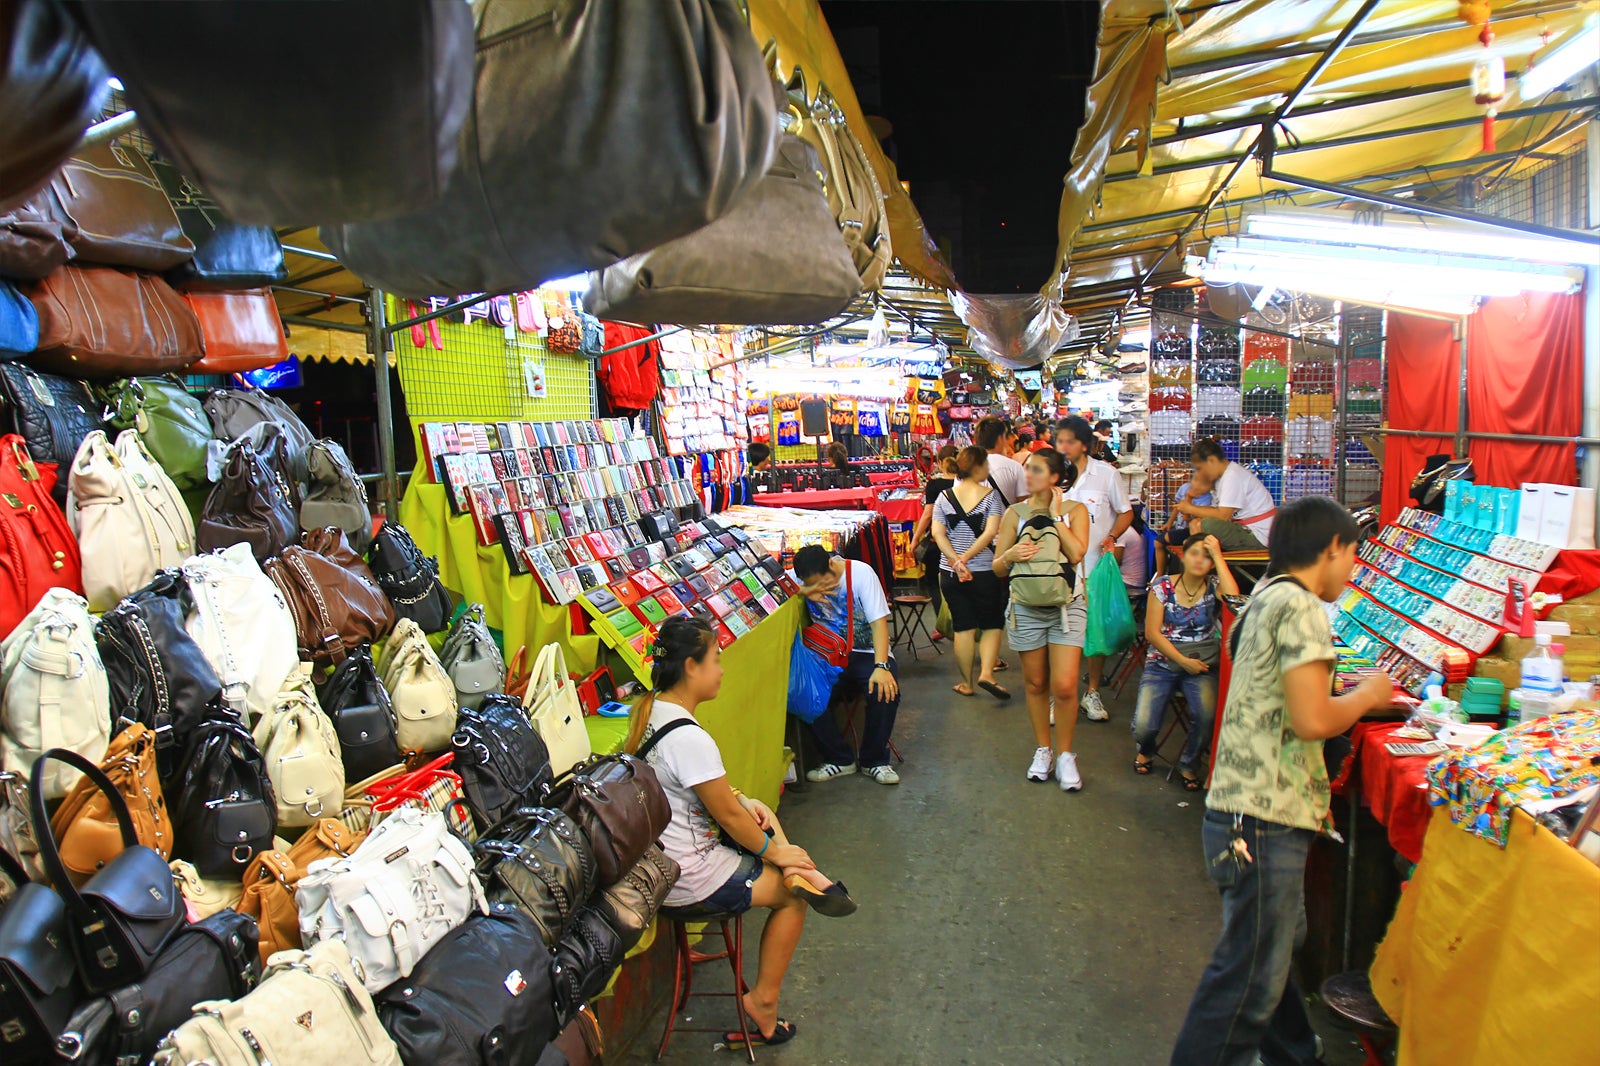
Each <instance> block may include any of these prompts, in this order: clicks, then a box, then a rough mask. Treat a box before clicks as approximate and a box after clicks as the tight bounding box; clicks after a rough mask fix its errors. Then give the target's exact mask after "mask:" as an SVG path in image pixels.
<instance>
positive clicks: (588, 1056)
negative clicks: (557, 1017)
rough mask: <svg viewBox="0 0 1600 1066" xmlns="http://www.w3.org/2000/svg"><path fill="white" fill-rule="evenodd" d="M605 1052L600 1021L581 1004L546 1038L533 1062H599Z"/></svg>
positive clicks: (557, 1065)
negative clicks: (547, 1043) (562, 1025)
mask: <svg viewBox="0 0 1600 1066" xmlns="http://www.w3.org/2000/svg"><path fill="white" fill-rule="evenodd" d="M605 1053H606V1043H605V1037H604V1036H603V1035H602V1034H601V1032H600V1021H599V1019H597V1018H596V1017H595V1016H594V1011H593V1010H592V1009H590V1007H589V1006H588V1005H587V1004H585V1005H584V1006H582V1007H579V1008H578V1013H577V1014H575V1015H573V1017H572V1020H571V1021H569V1022H567V1024H566V1026H565V1027H564V1028H563V1029H562V1030H561V1032H560V1033H558V1034H557V1035H556V1038H555V1039H554V1040H552V1041H550V1044H549V1046H547V1047H546V1048H545V1049H544V1054H542V1055H540V1056H539V1058H538V1060H537V1061H536V1062H534V1064H533V1066H603V1064H604V1062H605Z"/></svg>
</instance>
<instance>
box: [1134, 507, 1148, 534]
mask: <svg viewBox="0 0 1600 1066" xmlns="http://www.w3.org/2000/svg"><path fill="white" fill-rule="evenodd" d="M1132 510H1133V526H1132V527H1131V528H1132V529H1133V531H1134V532H1135V533H1137V534H1139V536H1141V537H1142V536H1144V535H1145V534H1146V533H1147V532H1149V530H1150V527H1149V526H1147V525H1145V521H1144V504H1142V503H1136V504H1134V505H1133V508H1132Z"/></svg>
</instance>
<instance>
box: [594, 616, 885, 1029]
mask: <svg viewBox="0 0 1600 1066" xmlns="http://www.w3.org/2000/svg"><path fill="white" fill-rule="evenodd" d="M651 653H652V654H653V656H654V657H655V662H654V665H653V667H652V672H651V680H652V682H653V684H654V690H653V691H652V692H651V693H650V694H649V695H647V696H645V698H644V699H643V700H641V701H640V702H639V703H638V705H637V706H635V707H634V709H633V713H632V716H631V717H632V720H631V721H630V722H629V727H628V739H627V741H626V742H625V744H624V746H623V750H624V751H628V752H633V753H638V754H640V755H641V756H642V757H643V758H644V759H645V761H646V762H648V763H649V764H650V767H651V769H653V770H654V771H655V774H656V779H657V780H658V781H660V782H661V787H662V789H663V790H664V791H665V792H666V794H667V802H668V805H669V807H670V808H671V811H672V819H671V821H670V822H669V823H668V825H667V828H666V831H665V832H663V833H662V834H661V848H662V850H663V851H664V852H666V854H667V856H668V857H669V858H671V859H672V860H673V861H674V862H676V863H677V864H678V869H679V874H678V881H677V884H675V885H674V886H673V887H672V890H671V891H670V892H668V893H667V898H666V906H668V907H672V908H674V909H675V911H676V913H677V914H678V915H679V916H682V917H685V918H693V917H694V916H696V915H708V914H727V913H734V914H742V913H744V912H745V911H747V910H749V909H750V908H751V907H766V908H767V909H769V910H770V911H771V912H772V913H771V914H770V915H769V916H768V918H767V924H766V928H765V929H763V930H762V933H761V955H760V962H759V963H758V964H757V969H756V981H755V984H754V986H752V987H751V989H750V990H749V991H748V992H746V993H745V994H744V1009H745V1012H746V1013H747V1014H748V1015H749V1016H750V1023H751V1028H752V1030H753V1032H752V1034H751V1043H752V1044H755V1045H756V1046H758V1047H759V1046H764V1045H767V1046H770V1045H776V1044H785V1043H788V1042H789V1041H790V1040H792V1039H794V1035H795V1031H796V1030H795V1026H794V1024H793V1023H791V1022H788V1021H785V1020H784V1019H783V1018H781V1017H780V1016H779V1015H778V994H779V992H780V991H781V990H782V987H783V977H784V974H785V973H786V972H787V971H788V969H789V960H790V959H792V958H793V957H794V951H795V948H796V947H797V946H798V945H799V943H800V933H801V930H802V929H803V928H804V926H805V920H806V906H807V905H808V904H809V905H810V906H811V907H813V908H814V909H816V910H817V912H818V913H820V914H825V915H828V916H830V917H843V916H845V915H848V914H851V913H852V912H854V911H855V909H856V904H855V901H854V900H852V899H851V898H850V894H849V892H848V891H847V890H846V889H845V887H844V885H843V884H841V883H839V882H837V881H831V880H829V879H828V878H827V877H825V876H823V875H822V874H821V873H820V872H818V870H817V868H816V863H814V862H813V861H812V859H811V856H810V855H808V854H807V853H806V851H805V849H803V848H800V847H797V846H795V845H794V844H792V843H790V841H789V839H788V837H787V836H785V835H784V832H783V826H781V825H780V824H779V823H778V818H777V816H776V815H775V814H773V813H772V809H771V808H770V807H768V806H767V805H766V804H765V803H762V802H761V801H760V800H756V799H751V798H750V797H749V796H746V795H744V794H743V793H741V792H739V791H738V790H737V789H734V788H731V787H729V785H728V775H727V771H726V770H725V769H724V768H723V764H722V753H721V751H720V750H719V749H718V748H717V742H716V741H715V740H714V739H713V738H712V736H711V734H710V733H708V732H706V730H705V729H704V728H703V727H702V726H701V725H700V723H699V722H698V721H697V720H696V719H695V711H696V710H697V709H698V708H699V706H700V704H702V703H704V702H706V701H708V700H711V699H715V698H716V695H717V691H718V690H719V689H720V688H721V686H722V651H721V649H720V648H719V647H718V646H717V635H716V631H715V630H713V629H712V628H711V626H709V625H708V624H706V623H705V622H704V621H702V620H700V619H697V618H669V619H667V620H666V621H665V622H663V623H662V625H661V629H660V632H659V633H658V634H657V636H656V642H655V646H654V647H653V648H652V649H651ZM744 1040H745V1038H744V1034H743V1033H741V1032H738V1031H734V1032H730V1033H727V1034H725V1035H724V1036H723V1041H724V1042H725V1043H727V1044H728V1045H729V1046H730V1047H735V1046H736V1047H738V1048H740V1049H742V1048H743V1047H744Z"/></svg>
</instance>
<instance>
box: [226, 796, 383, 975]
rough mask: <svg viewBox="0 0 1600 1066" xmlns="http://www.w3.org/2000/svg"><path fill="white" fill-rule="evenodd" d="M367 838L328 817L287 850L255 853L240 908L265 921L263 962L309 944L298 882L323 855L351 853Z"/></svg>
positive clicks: (339, 855) (246, 874)
mask: <svg viewBox="0 0 1600 1066" xmlns="http://www.w3.org/2000/svg"><path fill="white" fill-rule="evenodd" d="M365 837H366V833H365V832H360V833H357V832H353V831H351V830H350V829H348V828H346V827H345V826H344V825H343V824H342V823H340V822H339V821H338V820H337V819H334V818H323V819H320V820H319V821H318V822H317V823H316V824H315V825H313V826H312V827H311V828H310V829H307V830H306V831H305V832H304V833H303V834H301V836H300V839H299V840H297V841H295V842H294V846H293V847H291V848H289V850H288V851H264V852H262V853H261V854H260V855H257V856H256V858H255V861H254V862H252V863H251V864H250V866H249V868H248V869H246V870H245V872H244V884H243V887H242V891H241V894H240V897H239V904H238V909H239V912H240V913H241V914H247V915H249V916H251V917H252V918H254V919H255V920H256V922H257V923H258V924H259V926H260V930H261V962H262V963H263V964H265V963H266V961H267V960H268V959H269V958H271V957H272V955H273V954H274V953H275V952H279V951H290V950H295V951H298V950H299V949H300V948H301V947H303V946H304V945H303V944H302V943H301V941H300V910H299V908H297V907H296V906H295V902H294V887H295V885H296V884H298V883H299V881H300V878H302V877H304V876H305V872H306V868H307V867H309V866H310V865H311V864H312V863H314V862H317V861H319V860H321V859H339V858H348V857H349V856H350V855H351V854H353V853H354V852H355V849H356V848H357V847H359V846H360V844H361V841H362V840H363V839H365Z"/></svg>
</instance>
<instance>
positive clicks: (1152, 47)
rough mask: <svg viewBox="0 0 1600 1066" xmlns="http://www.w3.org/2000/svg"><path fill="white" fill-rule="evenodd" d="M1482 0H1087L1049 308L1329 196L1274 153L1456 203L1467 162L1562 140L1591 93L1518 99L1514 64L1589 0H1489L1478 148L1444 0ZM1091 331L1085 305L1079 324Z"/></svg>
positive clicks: (1158, 273) (1076, 301)
mask: <svg viewBox="0 0 1600 1066" xmlns="http://www.w3.org/2000/svg"><path fill="white" fill-rule="evenodd" d="M1489 7H1490V5H1488V4H1476V5H1458V4H1456V3H1455V2H1454V0H1413V2H1407V3H1382V4H1380V3H1376V2H1373V0H1367V2H1362V0H1300V2H1297V3H1292V4H1286V3H1272V2H1269V0H1240V2H1238V3H1231V4H1218V3H1215V2H1214V0H1178V2H1175V3H1174V2H1167V0H1104V3H1103V5H1102V14H1101V24H1100V33H1099V38H1098V45H1097V50H1098V56H1097V60H1096V67H1095V74H1094V78H1093V81H1092V82H1091V84H1090V88H1089V93H1088V102H1087V107H1086V111H1085V114H1086V118H1085V121H1084V124H1083V126H1082V127H1081V128H1080V129H1079V131H1078V137H1077V140H1076V142H1075V145H1074V148H1073V154H1072V167H1071V169H1070V170H1069V171H1068V173H1067V175H1066V178H1065V189H1064V191H1063V195H1062V198H1061V210H1060V214H1059V218H1058V237H1059V246H1058V262H1059V263H1060V265H1061V268H1062V269H1063V270H1064V271H1065V272H1066V285H1067V290H1066V299H1065V307H1066V309H1067V310H1068V311H1070V312H1073V313H1074V314H1077V315H1079V316H1086V315H1087V314H1089V313H1091V312H1101V313H1103V312H1104V311H1105V310H1106V309H1107V308H1108V307H1113V308H1115V307H1120V306H1122V305H1123V304H1124V303H1126V302H1127V300H1128V299H1129V298H1130V297H1132V296H1135V295H1137V294H1138V293H1140V292H1141V291H1142V290H1148V289H1149V288H1151V287H1154V286H1159V285H1161V284H1165V283H1169V282H1172V281H1174V280H1177V279H1179V278H1181V277H1182V276H1183V265H1184V264H1183V257H1184V253H1185V251H1186V250H1188V249H1189V247H1190V246H1191V245H1192V244H1194V243H1197V242H1201V241H1204V240H1205V239H1206V238H1207V237H1208V236H1213V235H1217V234H1221V233H1227V232H1229V231H1230V229H1231V228H1233V227H1235V225H1236V223H1237V221H1238V217H1239V214H1240V213H1241V211H1242V210H1244V209H1246V208H1248V207H1250V206H1253V205H1257V204H1260V203H1263V202H1270V201H1273V200H1285V199H1288V198H1289V197H1291V196H1292V198H1293V202H1294V203H1295V204H1297V205H1301V206H1307V205H1312V204H1319V203H1320V204H1328V203H1336V202H1339V201H1340V200H1341V199H1343V198H1344V197H1343V195H1342V194H1341V193H1340V192H1339V191H1338V190H1333V191H1327V190H1321V189H1317V190H1313V189H1308V188H1307V187H1306V186H1305V184H1304V183H1297V182H1294V181H1289V180H1283V178H1275V177H1273V176H1272V174H1274V173H1276V174H1282V175H1295V176H1302V175H1303V176H1314V178H1315V180H1317V181H1318V182H1320V183H1324V184H1333V185H1346V186H1357V187H1359V188H1360V189H1361V190H1363V191H1366V192H1377V193H1386V194H1388V195H1391V196H1399V197H1402V198H1412V199H1414V200H1416V201H1424V200H1430V199H1441V198H1442V199H1445V200H1447V201H1448V202H1451V203H1454V202H1458V201H1459V190H1460V188H1461V187H1462V186H1463V184H1464V183H1466V182H1473V181H1479V180H1482V179H1486V178H1487V179H1494V180H1498V179H1499V178H1501V177H1503V176H1505V175H1507V174H1512V173H1516V172H1519V171H1521V170H1526V169H1529V168H1532V167H1535V166H1537V165H1540V164H1541V163H1542V162H1544V161H1547V160H1548V159H1549V158H1550V153H1554V152H1559V151H1561V150H1562V149H1563V148H1564V147H1567V146H1568V145H1569V144H1570V143H1572V141H1573V140H1574V139H1575V138H1578V137H1581V136H1582V132H1581V127H1582V126H1583V125H1584V124H1585V123H1586V122H1588V121H1589V119H1590V118H1591V116H1592V115H1593V113H1594V111H1595V109H1596V105H1597V104H1600V100H1596V99H1591V98H1584V97H1581V96H1580V94H1579V92H1578V91H1576V90H1569V89H1557V90H1555V91H1553V92H1549V93H1547V94H1546V95H1545V96H1542V97H1539V98H1536V99H1522V98H1520V96H1519V95H1518V90H1517V80H1516V79H1517V77H1518V76H1519V75H1520V74H1521V72H1523V71H1524V70H1526V69H1527V68H1528V67H1529V63H1530V57H1532V58H1533V59H1534V60H1535V61H1537V59H1538V58H1539V54H1540V53H1542V54H1544V55H1548V54H1549V50H1550V49H1552V48H1555V47H1559V46H1560V44H1561V43H1562V42H1564V41H1566V40H1569V39H1571V38H1572V37H1573V36H1574V35H1575V34H1576V33H1577V32H1578V31H1579V30H1580V29H1581V28H1582V27H1583V26H1584V24H1585V20H1586V19H1589V18H1592V17H1594V14H1595V12H1596V11H1597V9H1600V4H1596V3H1595V2H1593V0H1587V2H1534V0H1526V2H1510V3H1494V4H1493V5H1492V12H1491V14H1492V21H1491V27H1492V30H1493V34H1494V37H1493V40H1492V42H1491V45H1490V48H1489V49H1488V50H1489V51H1492V52H1494V53H1498V54H1499V56H1501V57H1502V58H1503V59H1504V61H1505V67H1506V80H1507V84H1506V96H1505V99H1503V100H1502V101H1501V102H1500V104H1499V105H1498V107H1499V113H1498V118H1497V120H1496V123H1495V134H1496V139H1497V143H1498V148H1499V150H1494V151H1490V150H1485V148H1484V144H1483V116H1484V106H1483V105H1480V104H1478V103H1475V102H1474V95H1473V89H1472V80H1471V74H1472V70H1473V65H1474V64H1475V63H1476V62H1477V61H1478V60H1479V59H1480V58H1482V57H1483V56H1484V54H1485V52H1486V48H1485V46H1484V44H1483V43H1482V42H1481V41H1480V39H1479V33H1480V27H1478V26H1476V25H1471V24H1469V23H1468V22H1466V21H1463V18H1462V15H1461V13H1460V11H1461V10H1462V9H1467V8H1474V9H1479V10H1481V9H1485V8H1489ZM1286 108H1287V113H1285V109H1286ZM1264 144H1265V145H1268V146H1270V152H1269V153H1268V158H1269V160H1270V163H1271V166H1272V171H1271V172H1269V173H1267V174H1265V175H1263V171H1262V169H1261V167H1262V164H1261V163H1260V162H1259V161H1258V159H1257V156H1258V153H1259V152H1260V150H1261V148H1262V146H1263V145H1264ZM1055 280H1056V279H1052V280H1051V282H1048V283H1047V285H1046V288H1048V287H1049V285H1050V284H1054V283H1055ZM1100 338H1101V334H1100V333H1099V332H1097V331H1096V330H1095V329H1094V328H1093V327H1091V326H1089V325H1088V324H1087V323H1086V324H1085V329H1084V332H1083V336H1082V337H1081V338H1080V339H1079V340H1078V341H1077V342H1076V344H1077V346H1079V348H1080V349H1088V348H1090V347H1091V346H1093V345H1094V344H1095V343H1096V342H1097V341H1098V340H1100ZM1069 350H1071V348H1070V346H1069Z"/></svg>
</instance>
